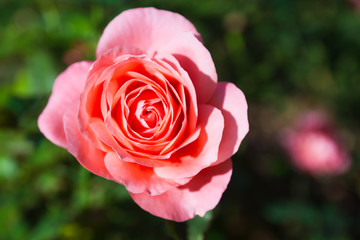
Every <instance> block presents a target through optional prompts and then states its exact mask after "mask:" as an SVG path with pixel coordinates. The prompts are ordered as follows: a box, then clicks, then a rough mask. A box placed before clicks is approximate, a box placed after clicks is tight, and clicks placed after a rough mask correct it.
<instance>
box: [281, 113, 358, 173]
mask: <svg viewBox="0 0 360 240" xmlns="http://www.w3.org/2000/svg"><path fill="white" fill-rule="evenodd" d="M282 140H283V145H284V147H285V148H286V150H287V151H288V153H289V155H290V157H291V159H292V162H293V164H294V166H295V167H297V168H298V169H299V170H301V171H303V172H306V173H309V174H311V175H338V174H342V173H344V172H346V171H347V170H348V169H349V167H350V163H351V162H350V157H349V155H348V153H347V150H346V148H345V147H344V145H343V144H342V142H341V141H340V139H339V138H338V135H337V133H336V131H335V128H334V126H333V125H332V124H331V122H330V120H329V118H328V117H327V116H326V115H325V114H324V113H321V112H308V113H306V114H304V116H302V117H301V118H300V119H299V121H298V122H297V123H296V124H295V125H294V126H293V127H292V128H291V129H290V130H288V131H287V132H286V133H285V135H284V137H283V139H282Z"/></svg>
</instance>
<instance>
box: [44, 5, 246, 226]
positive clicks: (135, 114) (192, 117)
mask: <svg viewBox="0 0 360 240" xmlns="http://www.w3.org/2000/svg"><path fill="white" fill-rule="evenodd" d="M96 56H97V59H96V60H95V61H94V62H78V63H75V64H72V65H70V66H69V67H68V68H67V69H66V70H65V71H64V72H63V73H61V74H60V75H59V76H58V77H57V79H56V80H55V83H54V86H53V92H52V94H51V97H50V99H49V102H48V104H47V106H46V108H45V109H44V111H43V112H42V114H41V115H40V117H39V120H38V125H39V128H40V131H41V132H42V133H43V134H44V135H45V136H46V137H47V138H48V139H49V140H50V141H52V142H53V143H55V144H57V145H59V146H61V147H64V148H66V149H67V150H68V151H69V152H70V153H71V154H72V155H74V156H75V157H76V159H77V160H78V161H79V162H80V164H81V165H82V166H84V167H85V168H86V169H88V170H89V171H91V172H93V173H94V174H97V175H99V176H102V177H104V178H106V179H109V180H113V181H116V182H118V183H120V184H124V185H125V187H126V188H127V190H128V191H129V192H130V195H131V197H132V198H133V200H134V201H135V202H136V203H137V204H138V205H139V206H140V207H141V208H143V209H144V210H146V211H148V212H150V213H152V214H154V215H156V216H160V217H162V218H166V219H171V220H174V221H186V220H188V219H190V218H192V217H194V216H195V215H196V214H197V215H200V216H203V215H204V214H205V213H206V211H208V210H210V209H213V208H214V207H215V206H216V204H217V203H218V202H219V200H220V198H221V195H222V193H223V192H224V190H225V189H226V187H227V184H228V182H229V181H230V177H231V173H232V163H231V159H230V157H231V156H232V155H233V154H234V153H235V152H236V151H237V149H238V148H239V145H240V142H241V141H242V139H243V138H244V137H245V135H246V133H247V132H248V127H249V126H248V119H247V103H246V100H245V97H244V95H243V93H242V92H241V90H240V89H238V88H237V87H236V86H235V85H234V84H232V83H229V82H220V83H218V82H217V75H216V71H215V66H214V63H213V61H212V58H211V56H210V53H209V52H208V51H207V49H206V48H205V47H204V45H203V44H202V42H201V37H200V35H199V33H198V32H197V31H196V29H195V27H194V26H193V25H192V24H191V23H190V22H189V21H188V20H187V19H185V18H184V17H183V16H181V15H179V14H176V13H173V12H168V11H164V10H157V9H154V8H139V9H132V10H127V11H124V12H123V13H121V14H120V15H118V16H117V17H116V18H115V19H113V20H112V21H111V22H110V23H109V25H108V26H107V27H106V29H105V31H104V33H103V35H102V36H101V38H100V41H99V43H98V46H97V50H96Z"/></svg>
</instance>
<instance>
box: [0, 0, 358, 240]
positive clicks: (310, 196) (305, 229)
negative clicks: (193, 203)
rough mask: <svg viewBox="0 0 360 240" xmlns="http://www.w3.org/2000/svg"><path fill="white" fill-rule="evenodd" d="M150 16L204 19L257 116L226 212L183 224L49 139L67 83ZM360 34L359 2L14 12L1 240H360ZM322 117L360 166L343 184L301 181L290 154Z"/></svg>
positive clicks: (4, 40)
mask: <svg viewBox="0 0 360 240" xmlns="http://www.w3.org/2000/svg"><path fill="white" fill-rule="evenodd" d="M143 6H154V7H157V8H162V9H167V10H170V11H175V12H179V13H181V14H183V15H184V16H185V17H187V18H188V19H189V20H191V21H192V22H193V23H194V24H195V26H196V27H197V29H198V31H199V32H200V33H201V34H202V36H203V39H204V44H205V45H206V47H207V48H208V49H209V51H210V52H211V54H212V56H213V59H214V61H215V65H216V67H217V72H218V76H219V81H230V82H234V83H235V84H237V86H238V87H239V88H241V89H242V90H243V92H244V93H245V95H246V97H247V100H248V104H249V120H250V129H251V130H250V133H249V134H248V136H247V137H246V139H245V140H244V141H243V143H242V146H241V148H240V151H239V153H238V154H236V155H235V156H234V157H233V162H234V171H233V177H232V180H231V182H230V184H229V187H228V189H227V191H226V192H225V194H224V196H223V198H222V200H221V202H220V204H219V206H218V207H217V209H216V210H215V211H213V212H209V213H207V214H206V215H205V217H204V218H200V217H196V218H194V219H193V220H190V221H188V222H187V223H182V224H175V223H171V222H167V223H166V224H164V221H163V220H162V219H159V218H157V217H154V216H151V215H150V214H148V213H146V212H144V211H143V210H141V209H140V208H139V207H138V206H137V205H136V204H135V203H133V201H132V200H131V197H130V195H129V194H128V193H127V192H126V190H125V188H124V187H123V186H121V185H119V184H116V183H114V182H110V181H107V180H105V179H102V178H100V177H98V176H95V175H93V174H92V173H90V172H88V171H87V170H85V169H83V168H82V167H81V166H80V165H79V164H78V163H77V161H76V160H75V159H74V158H73V157H72V156H71V155H70V154H69V153H67V151H66V150H64V149H61V148H59V147H57V146H55V145H54V144H52V143H50V142H49V141H47V140H46V139H45V138H44V137H43V136H42V134H41V133H40V132H39V130H38V128H37V117H38V116H39V114H40V113H41V111H42V109H43V108H44V106H45V105H46V102H47V99H48V97H49V95H50V92H51V87H52V84H53V82H54V79H55V78H56V76H57V75H58V74H59V73H61V72H62V71H63V70H64V69H65V68H66V66H67V65H69V64H71V63H73V62H76V61H80V60H93V59H94V58H95V49H96V44H97V41H98V39H99V37H100V35H101V33H102V31H103V29H104V27H105V26H106V24H107V23H108V22H109V21H110V20H111V19H112V18H114V17H115V16H116V15H117V14H119V13H120V12H121V11H123V10H125V9H129V8H134V7H143ZM359 29H360V11H359V10H357V9H355V8H354V7H353V6H352V5H351V4H350V0H349V1H346V0H344V1H337V0H327V1H325V0H320V1H312V0H302V1H289V0H269V1H266V0H253V1H249V0H228V1H219V0H210V1H209V0H200V1H190V0H186V1H180V0H174V1H163V0H137V1H129V0H120V1H119V0H92V1H83V0H81V1H70V0H50V1H49V0H35V1H26V0H18V1H12V0H5V1H4V0H3V1H0V183H1V184H0V239H15V240H16V239H29V240H33V239H35V240H41V239H44V240H45V239H85V240H86V239H89V240H91V239H105V240H106V239H171V238H175V239H176V238H178V239H186V238H187V239H190V240H195V239H196V240H198V239H210V240H211V239H216V240H218V239H255V240H258V239H269V240H274V239H299V240H300V239H301V240H303V239H309V240H325V239H326V240H351V239H360V229H359V227H358V226H360V208H359V203H360V175H359V172H358V169H359V162H360V141H359V138H358V136H360V127H359V119H360V110H359V109H360V108H359V106H360V98H359V93H360V84H359V81H360V31H359ZM313 108H316V109H324V110H326V111H327V112H329V113H330V114H331V115H332V116H333V119H334V120H335V121H336V122H337V123H338V126H339V130H340V132H341V133H342V135H343V138H344V145H345V146H346V147H347V148H348V149H349V151H350V154H351V156H352V158H353V163H352V169H351V170H350V171H349V172H348V173H346V174H344V175H342V176H338V177H328V178H315V177H310V176H307V175H305V174H301V173H298V172H296V171H294V170H293V168H292V166H291V164H290V162H289V159H288V157H287V156H286V155H285V154H284V152H283V151H282V150H281V147H280V145H279V142H278V141H277V139H278V138H279V133H280V131H281V129H283V128H284V127H286V126H288V124H289V123H290V122H291V121H292V120H293V119H294V118H296V116H297V115H299V114H300V113H301V112H302V111H304V110H307V109H313Z"/></svg>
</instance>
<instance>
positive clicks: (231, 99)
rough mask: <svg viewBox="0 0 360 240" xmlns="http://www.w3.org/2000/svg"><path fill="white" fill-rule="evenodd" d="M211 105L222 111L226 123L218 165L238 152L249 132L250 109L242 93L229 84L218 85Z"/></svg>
mask: <svg viewBox="0 0 360 240" xmlns="http://www.w3.org/2000/svg"><path fill="white" fill-rule="evenodd" d="M209 103H210V104H211V105H213V106H215V107H216V108H218V109H220V110H221V113H222V115H223V116H224V121H225V127H224V132H223V137H222V140H221V144H220V149H219V157H218V161H216V163H214V164H218V163H221V162H223V161H225V160H226V159H228V158H230V157H231V156H232V155H233V154H235V153H236V152H237V151H238V149H239V146H240V143H241V141H242V140H243V139H244V137H245V135H246V134H247V132H248V131H249V122H248V115H247V108H248V107H247V103H246V99H245V96H244V94H243V93H242V91H241V90H240V89H239V88H237V87H236V86H235V85H234V84H233V83H229V82H219V83H218V85H217V87H216V90H215V93H214V95H213V97H212V99H211V101H210V102H209Z"/></svg>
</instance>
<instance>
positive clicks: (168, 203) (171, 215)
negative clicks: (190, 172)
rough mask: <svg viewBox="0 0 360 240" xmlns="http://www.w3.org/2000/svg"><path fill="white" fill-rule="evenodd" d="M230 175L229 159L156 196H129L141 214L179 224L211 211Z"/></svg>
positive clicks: (145, 194) (143, 194)
mask: <svg viewBox="0 0 360 240" xmlns="http://www.w3.org/2000/svg"><path fill="white" fill-rule="evenodd" d="M231 173H232V162H231V159H229V160H227V161H225V162H223V163H221V164H219V165H216V166H213V167H209V168H206V169H204V170H202V171H201V172H200V173H199V174H198V175H196V176H195V177H194V178H193V179H192V180H191V181H190V182H189V183H188V184H186V185H184V186H181V187H177V188H174V189H171V190H169V191H167V192H165V193H163V194H161V195H158V196H150V195H149V194H147V193H141V194H134V193H130V195H131V197H132V198H133V200H134V201H135V202H136V203H137V204H138V205H139V206H140V207H141V208H142V209H144V210H145V211H148V212H150V213H151V214H153V215H156V216H158V217H162V218H165V219H169V220H173V221H177V222H182V221H186V220H188V219H190V218H193V217H194V216H195V215H196V214H197V215H200V216H204V214H205V213H206V212H207V211H209V210H211V209H213V208H214V207H215V206H216V205H217V204H218V202H219V201H220V198H221V196H222V194H223V192H224V191H225V189H226V187H227V185H228V183H229V181H230V178H231Z"/></svg>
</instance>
